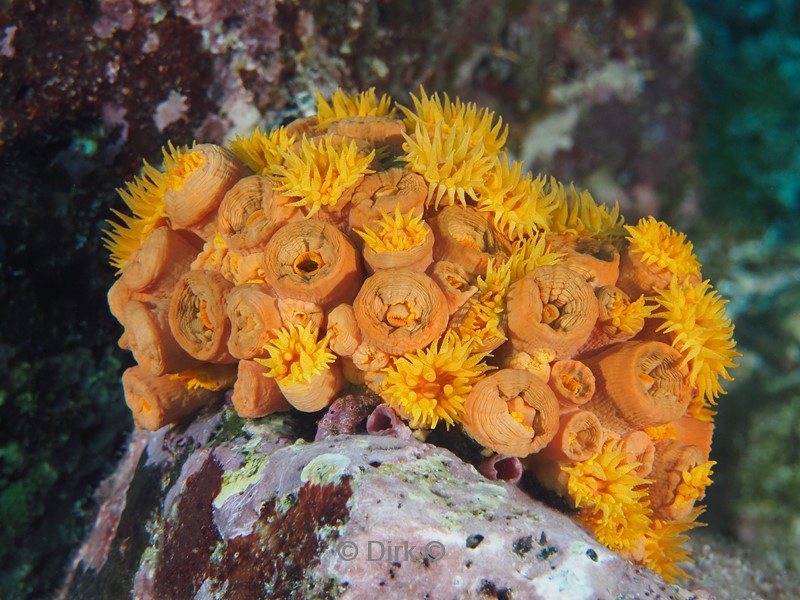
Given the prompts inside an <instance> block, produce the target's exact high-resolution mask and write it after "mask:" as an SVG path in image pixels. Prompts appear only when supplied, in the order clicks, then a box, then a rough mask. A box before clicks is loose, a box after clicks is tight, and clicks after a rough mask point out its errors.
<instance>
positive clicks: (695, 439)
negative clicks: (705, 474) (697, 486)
mask: <svg viewBox="0 0 800 600" xmlns="http://www.w3.org/2000/svg"><path fill="white" fill-rule="evenodd" d="M672 426H673V427H674V428H675V432H676V433H677V434H678V439H679V440H680V441H682V442H683V443H685V444H689V445H690V446H697V447H698V448H700V450H702V452H703V460H708V456H709V454H711V439H712V437H713V435H714V423H713V422H708V421H700V420H699V419H695V418H693V417H689V416H684V417H681V418H680V419H678V420H676V421H673V422H672Z"/></svg>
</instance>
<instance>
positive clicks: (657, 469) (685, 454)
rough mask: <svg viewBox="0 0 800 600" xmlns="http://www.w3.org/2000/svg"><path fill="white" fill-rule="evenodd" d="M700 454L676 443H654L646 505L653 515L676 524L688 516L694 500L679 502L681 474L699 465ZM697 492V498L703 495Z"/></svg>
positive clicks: (701, 492)
mask: <svg viewBox="0 0 800 600" xmlns="http://www.w3.org/2000/svg"><path fill="white" fill-rule="evenodd" d="M703 462H704V461H703V451H702V450H701V449H700V448H698V447H697V446H690V445H688V444H684V443H683V442H681V441H680V440H669V439H668V440H660V441H658V442H656V443H655V460H654V461H653V471H652V473H651V475H650V479H652V480H653V483H652V485H651V486H650V506H651V508H652V509H653V516H655V517H659V518H662V519H672V520H676V521H679V520H681V519H685V518H686V517H688V516H689V515H690V514H691V512H692V509H693V508H694V504H695V501H694V499H689V500H686V501H682V500H683V499H681V498H679V493H678V490H679V487H680V485H681V483H683V474H684V473H685V472H688V471H689V470H690V469H692V468H693V467H696V466H698V465H700V464H702V463H703ZM703 492H704V491H703V490H701V491H700V492H699V493H698V495H697V499H701V498H702V497H703V495H704V493H703Z"/></svg>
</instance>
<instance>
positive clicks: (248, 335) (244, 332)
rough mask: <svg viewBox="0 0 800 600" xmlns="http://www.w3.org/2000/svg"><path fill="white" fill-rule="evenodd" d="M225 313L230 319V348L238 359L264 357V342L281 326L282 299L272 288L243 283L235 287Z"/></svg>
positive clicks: (231, 291) (226, 302)
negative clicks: (280, 304)
mask: <svg viewBox="0 0 800 600" xmlns="http://www.w3.org/2000/svg"><path fill="white" fill-rule="evenodd" d="M225 314H226V315H227V316H228V319H229V321H230V324H231V325H230V327H231V331H230V335H229V337H228V351H229V352H230V353H231V356H233V357H234V358H245V359H248V358H254V357H256V356H264V354H265V353H264V344H266V343H267V342H268V341H269V340H270V338H271V337H272V336H271V332H272V330H273V329H278V328H279V327H280V326H281V314H280V312H279V310H278V301H277V299H276V298H275V297H274V296H273V295H272V294H271V293H270V291H269V287H268V286H266V285H262V284H258V283H243V284H241V285H237V286H236V287H234V288H232V289H231V290H230V291H229V292H228V295H227V297H226V300H225Z"/></svg>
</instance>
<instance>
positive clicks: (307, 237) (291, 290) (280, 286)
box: [264, 219, 361, 308]
mask: <svg viewBox="0 0 800 600" xmlns="http://www.w3.org/2000/svg"><path fill="white" fill-rule="evenodd" d="M264 273H265V275H266V279H267V282H268V283H269V284H270V285H272V287H273V288H275V291H276V292H277V293H278V295H279V296H280V297H281V298H297V299H302V300H306V301H308V302H314V303H316V304H319V305H320V306H322V307H323V308H327V307H330V306H334V305H336V304H339V303H341V302H350V301H351V300H352V299H353V296H355V294H356V292H357V291H358V288H359V286H360V285H361V261H360V259H359V257H358V255H357V254H356V250H355V248H354V247H353V244H352V242H351V241H350V240H349V239H348V238H347V236H346V235H344V234H343V233H342V232H341V231H339V230H338V229H336V228H335V227H334V226H333V225H329V224H327V223H323V222H322V221H317V220H312V219H309V220H305V221H297V222H294V223H289V224H287V225H284V226H283V227H282V228H281V229H280V230H279V231H278V232H277V233H275V234H274V235H273V236H272V238H270V240H269V242H268V243H267V245H266V247H265V249H264Z"/></svg>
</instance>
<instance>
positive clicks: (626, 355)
mask: <svg viewBox="0 0 800 600" xmlns="http://www.w3.org/2000/svg"><path fill="white" fill-rule="evenodd" d="M507 134H508V127H507V126H504V125H503V121H502V119H501V118H499V117H497V116H496V115H495V114H494V112H491V111H490V110H488V109H486V108H478V107H477V106H476V105H475V104H473V103H469V102H466V103H465V102H463V101H461V100H460V99H458V98H456V99H455V100H451V99H450V97H449V96H448V95H447V94H441V95H440V94H438V93H434V94H428V93H427V92H426V91H425V90H424V89H423V88H420V90H419V93H418V95H415V94H411V96H410V102H409V103H407V104H399V103H395V102H394V101H393V100H392V99H391V98H389V97H388V96H387V95H385V94H384V95H381V96H380V97H378V95H377V94H376V92H375V90H374V89H370V90H367V91H366V92H361V93H355V94H348V93H346V92H344V91H342V90H336V91H335V92H334V93H333V94H332V96H331V98H330V99H326V98H325V97H324V96H323V95H322V94H321V93H319V92H318V93H317V114H316V115H315V116H312V117H308V118H304V119H301V120H298V121H295V122H293V123H290V124H289V125H287V126H285V127H284V126H281V127H276V128H275V129H272V130H271V131H269V132H268V133H264V132H262V131H261V130H259V129H256V130H255V131H254V132H253V133H252V134H251V135H249V136H237V137H236V139H234V140H231V141H230V142H229V143H228V144H227V147H222V146H215V145H213V144H192V145H187V146H180V147H176V146H174V145H173V144H172V143H168V144H167V146H166V147H165V148H164V150H163V161H162V163H161V165H160V166H153V165H150V164H148V163H146V162H145V163H144V165H143V169H142V173H141V174H140V175H139V176H137V177H135V178H134V179H133V180H132V181H130V182H128V183H126V184H125V186H124V188H123V189H120V190H119V194H120V196H121V197H122V199H123V201H124V202H125V204H126V205H127V207H128V209H129V214H123V213H121V212H118V211H114V214H115V215H116V218H117V220H115V221H109V224H110V229H108V230H107V231H106V232H105V239H104V242H105V245H106V247H107V248H108V250H109V251H110V263H111V265H112V266H114V267H115V268H116V269H117V274H118V275H119V279H118V280H117V281H116V282H115V284H114V285H113V286H112V288H111V290H110V291H109V295H108V300H109V306H110V308H111V311H112V313H113V314H114V316H115V317H116V318H117V319H118V320H119V321H120V323H121V324H122V326H123V327H124V333H123V334H122V337H121V338H120V341H119V343H120V346H121V347H123V348H125V349H129V350H131V351H132V352H133V354H134V357H135V358H136V360H137V362H138V365H137V366H136V367H133V368H131V369H129V370H128V371H126V373H125V375H124V376H123V383H124V389H125V395H126V400H127V402H128V404H129V406H130V407H131V410H132V412H133V417H134V420H135V422H136V424H137V426H139V427H142V428H145V429H151V430H155V429H158V428H161V427H165V426H169V425H171V424H174V423H177V422H179V421H181V420H183V419H185V418H187V417H189V416H190V415H191V414H193V413H194V412H195V411H196V410H198V408H199V407H200V406H202V405H203V404H205V403H207V402H209V401H211V399H212V398H214V397H215V396H217V394H215V392H217V391H221V390H225V389H231V388H232V389H233V394H232V402H233V406H234V408H235V410H237V411H238V412H239V414H240V415H241V416H243V417H246V418H258V417H263V416H266V415H268V414H270V413H272V412H275V411H285V410H295V411H299V412H300V413H314V415H317V414H319V413H320V412H323V411H326V410H327V409H328V407H329V406H330V405H331V403H332V402H333V401H334V400H335V399H337V398H340V397H342V396H343V395H344V394H346V393H359V391H360V392H361V393H364V392H369V393H372V394H374V395H377V396H380V398H381V400H382V401H383V402H384V404H382V405H381V406H380V407H379V409H376V410H379V411H381V412H380V418H381V419H383V420H387V416H386V415H387V414H390V415H391V418H388V420H389V421H391V422H394V423H405V425H404V426H407V427H410V428H411V429H412V430H415V431H416V435H417V436H418V437H425V436H426V435H427V433H428V432H429V431H430V430H432V429H434V428H437V427H443V428H447V429H450V428H457V429H458V430H460V431H461V432H463V434H464V435H466V436H468V437H469V438H471V439H472V440H473V441H474V442H475V443H477V444H479V445H481V446H483V448H484V452H483V454H484V456H485V457H486V458H487V460H488V461H489V462H491V463H492V464H505V463H503V462H502V461H503V460H505V459H507V460H506V462H507V463H509V464H515V465H517V464H518V465H522V466H524V468H525V469H527V470H528V471H530V472H531V473H532V474H533V476H535V477H536V478H538V479H539V481H540V482H541V483H542V484H543V485H545V486H547V487H550V488H552V489H553V490H554V491H556V492H557V493H559V494H561V495H562V496H564V498H565V499H566V500H567V501H568V502H569V503H570V504H572V506H573V507H574V508H576V509H577V518H578V519H580V520H581V521H582V522H583V523H585V524H586V525H587V526H588V527H589V529H590V530H591V531H592V532H593V534H594V535H595V537H597V539H598V540H599V541H601V542H602V543H604V544H605V545H607V546H608V547H609V548H612V549H614V550H616V551H618V552H620V553H621V554H623V555H624V556H626V557H628V558H629V559H630V560H633V561H636V562H638V563H640V564H643V565H646V566H648V567H650V568H652V569H654V570H655V571H657V572H659V573H661V574H662V575H663V576H664V577H665V578H666V579H668V580H675V579H679V578H684V577H686V573H685V572H684V571H683V569H682V568H681V567H680V564H681V563H685V562H686V561H688V560H689V555H688V552H687V551H686V550H685V549H684V548H683V543H684V542H685V541H686V539H687V538H686V535H685V532H686V531H688V530H689V529H691V528H693V527H695V526H697V525H698V524H699V523H697V521H696V518H697V516H698V515H699V514H700V513H701V512H702V508H701V507H699V506H697V505H696V503H697V501H699V500H701V499H702V498H703V496H704V494H705V489H706V486H708V485H709V484H710V483H711V479H710V476H711V469H712V467H713V465H714V464H715V463H714V461H711V460H709V452H710V448H711V435H712V432H713V418H714V414H715V413H714V411H713V406H714V405H715V404H716V401H717V399H718V397H719V396H720V394H723V393H724V390H723V388H722V382H723V381H726V380H730V379H731V376H730V373H729V369H731V368H733V367H735V366H736V363H735V359H736V358H737V357H738V356H739V354H738V353H737V352H736V350H735V342H734V341H733V325H732V323H731V321H730V319H728V318H727V317H726V316H725V302H726V301H725V300H723V299H722V298H721V297H720V295H719V294H718V293H717V292H716V291H715V290H714V289H713V288H712V286H711V284H710V283H709V282H708V281H707V280H703V278H702V274H701V265H700V263H699V262H698V260H697V257H696V256H695V255H694V253H693V248H692V244H691V243H690V242H689V241H688V240H687V239H686V236H685V235H684V234H681V233H678V232H676V231H674V230H673V229H672V228H671V227H670V226H669V225H667V224H666V223H664V222H662V221H658V220H656V219H655V218H653V217H649V218H645V219H642V220H640V221H639V222H638V223H636V224H625V221H624V218H623V217H622V215H620V212H619V207H618V206H613V207H612V206H607V205H605V204H598V203H597V202H595V200H594V199H593V198H592V196H591V194H590V193H589V192H588V191H578V190H577V189H576V188H575V186H574V185H572V184H570V185H569V186H568V187H565V186H564V185H563V184H562V183H560V182H559V181H557V180H556V179H555V178H553V177H548V176H545V175H537V176H533V175H532V174H530V173H529V172H527V171H526V170H525V167H524V165H523V164H522V163H519V162H517V161H514V160H511V159H510V158H509V154H508V152H507V150H506V148H505V141H506V137H507ZM309 418H312V417H309ZM376 418H378V417H376ZM395 429H397V428H396V427H395ZM384 433H385V432H384ZM492 455H494V458H490V457H491V456H492ZM486 464H488V462H487V463H486ZM517 475H518V474H517ZM515 479H518V477H516V478H515Z"/></svg>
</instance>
